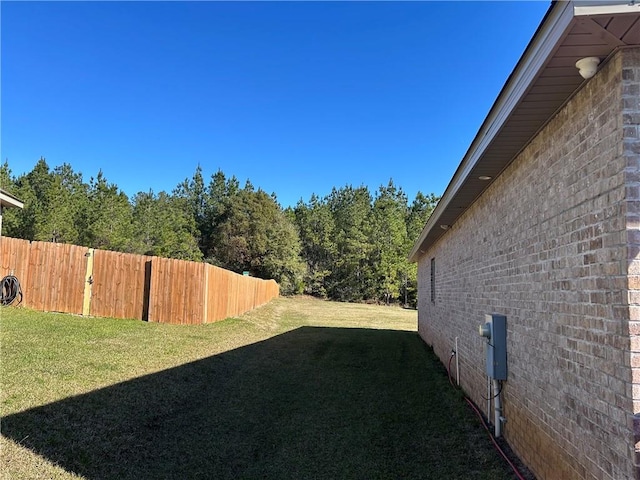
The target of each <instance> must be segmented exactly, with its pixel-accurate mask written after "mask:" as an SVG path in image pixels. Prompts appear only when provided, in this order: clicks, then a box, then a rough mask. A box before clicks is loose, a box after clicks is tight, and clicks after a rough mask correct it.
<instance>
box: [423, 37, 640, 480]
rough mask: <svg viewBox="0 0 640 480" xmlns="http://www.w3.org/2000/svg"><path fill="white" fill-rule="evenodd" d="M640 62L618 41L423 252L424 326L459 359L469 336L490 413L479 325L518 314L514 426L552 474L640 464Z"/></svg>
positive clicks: (467, 367) (511, 363) (475, 382)
mask: <svg viewBox="0 0 640 480" xmlns="http://www.w3.org/2000/svg"><path fill="white" fill-rule="evenodd" d="M639 65H640V49H637V48H636V49H626V50H620V51H618V52H617V53H616V54H615V56H614V57H613V58H611V59H610V60H609V61H608V62H607V63H606V64H605V65H603V66H602V68H601V70H600V71H599V72H598V74H597V75H596V76H595V77H594V78H592V79H591V80H589V81H588V82H586V84H585V85H584V86H583V88H582V89H581V90H580V91H579V92H578V93H577V94H576V95H575V96H574V97H573V98H572V99H571V100H570V101H569V102H568V103H567V104H566V105H565V106H564V107H563V108H562V109H561V110H560V111H559V112H558V113H557V114H556V116H555V117H554V118H553V119H552V120H551V121H550V123H548V124H547V125H546V127H545V128H544V129H543V130H542V131H541V132H540V133H539V134H538V135H537V136H536V138H534V139H533V141H532V142H531V143H530V144H529V145H528V146H527V147H526V148H525V150H523V152H522V153H521V154H520V155H519V156H518V157H517V158H516V159H515V160H514V162H513V163H512V164H511V165H510V166H509V167H507V169H506V170H505V171H504V172H503V173H502V174H501V175H500V176H499V177H498V178H496V179H495V181H494V182H493V184H492V185H490V186H489V188H488V189H487V190H486V191H485V193H484V194H483V195H482V196H481V197H480V198H479V199H478V200H477V201H476V202H475V203H474V204H473V205H472V206H471V207H470V208H469V210H467V211H466V212H465V213H464V214H463V215H462V216H461V217H460V218H459V219H458V220H457V221H456V223H455V224H454V225H453V226H452V227H451V228H450V229H449V230H448V231H447V232H446V233H445V234H444V235H443V236H442V237H441V238H440V239H439V240H438V241H437V242H436V243H435V244H434V245H432V246H431V247H430V249H429V250H428V251H427V252H426V253H425V254H423V255H422V256H421V257H420V259H419V261H418V275H419V280H418V283H419V300H418V309H419V313H418V331H419V334H420V336H421V337H422V338H423V339H424V340H425V341H426V342H427V343H428V344H429V345H431V346H433V348H434V351H435V352H436V354H437V355H438V356H439V357H440V358H441V359H442V361H443V362H445V363H446V361H447V360H448V358H449V355H450V352H451V349H452V348H453V347H454V343H455V338H456V337H458V361H459V364H460V382H461V386H462V388H463V389H464V390H465V391H466V392H467V394H468V395H469V396H470V397H471V398H472V400H474V401H475V402H476V403H477V404H478V405H479V406H480V407H481V408H482V409H483V410H485V413H486V410H487V402H486V401H485V400H483V398H482V396H486V395H487V393H486V385H487V380H486V376H485V374H484V372H485V370H484V368H485V366H484V365H485V359H484V350H483V349H484V345H483V343H484V339H482V338H481V337H480V336H479V335H478V325H479V324H481V323H483V321H484V314H486V313H500V314H504V315H506V316H507V329H508V335H507V352H508V380H507V381H506V382H504V388H503V391H502V399H503V407H504V415H505V417H506V419H507V421H506V423H505V425H504V429H503V433H504V436H505V438H506V440H507V441H508V442H509V444H510V445H511V446H512V447H513V449H514V450H515V451H516V452H517V454H518V455H519V456H520V458H521V459H522V460H523V461H524V462H525V463H526V464H527V465H528V466H529V467H530V468H531V470H532V471H533V472H534V473H535V475H536V476H537V477H538V478H539V479H559V478H562V479H564V480H567V479H585V478H597V479H616V480H618V479H623V478H636V475H637V469H636V468H635V465H634V463H635V452H634V435H633V427H634V416H633V413H634V412H639V411H640V337H637V335H638V334H640V290H639V289H640V257H639V256H638V252H639V251H640V235H639V233H638V226H639V225H640V160H639V153H640V148H639V147H640V140H639V138H640V131H639V128H640V127H638V125H639V124H640V121H639V117H640V99H639V98H640V92H639V88H640V71H639ZM432 259H435V261H434V263H435V277H434V278H435V302H432V301H431V263H432ZM637 423H638V424H640V422H637Z"/></svg>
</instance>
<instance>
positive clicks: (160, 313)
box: [149, 257, 206, 325]
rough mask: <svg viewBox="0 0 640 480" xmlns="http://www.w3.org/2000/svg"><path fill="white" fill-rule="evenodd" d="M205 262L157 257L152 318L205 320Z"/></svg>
mask: <svg viewBox="0 0 640 480" xmlns="http://www.w3.org/2000/svg"><path fill="white" fill-rule="evenodd" d="M205 266H206V265H205V264H204V263H197V262H187V261H184V260H174V259H169V258H160V257H153V259H152V260H151V288H150V295H149V321H150V322H160V323H179V324H188V325H192V324H199V323H205V322H206V319H205V312H204V280H205V277H204V269H205Z"/></svg>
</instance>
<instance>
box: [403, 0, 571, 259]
mask: <svg viewBox="0 0 640 480" xmlns="http://www.w3.org/2000/svg"><path fill="white" fill-rule="evenodd" d="M573 18H574V4H573V2H571V1H568V2H555V3H554V4H553V6H552V9H551V11H550V12H549V14H548V15H547V17H546V18H545V21H544V23H543V24H542V25H541V26H540V28H539V29H538V31H537V32H536V35H535V37H534V38H533V39H532V40H531V42H530V43H529V45H528V46H527V48H526V50H525V53H524V54H523V56H522V57H521V59H520V61H519V62H518V64H517V65H516V67H515V69H514V71H513V73H512V74H511V75H510V77H509V79H508V80H507V83H506V84H505V86H504V87H503V89H502V91H501V92H500V94H499V95H498V98H497V100H496V102H495V103H494V104H493V107H492V108H491V110H490V111H489V115H488V116H487V118H486V119H485V121H484V122H483V124H482V126H481V127H480V130H479V132H478V134H477V135H476V137H475V139H474V140H473V142H472V144H471V146H470V147H469V150H468V151H467V153H466V154H465V156H464V158H463V160H462V163H461V164H460V166H459V167H458V169H457V170H456V172H455V174H454V176H453V179H452V180H451V182H450V183H449V185H448V186H447V189H446V190H445V192H444V194H443V195H442V198H441V199H440V201H439V202H438V205H436V208H435V209H434V211H433V213H432V214H431V216H430V217H429V220H428V221H427V224H426V225H425V228H424V229H423V230H422V232H421V234H420V237H419V238H418V240H417V241H416V243H415V244H414V246H413V249H412V250H411V252H410V253H409V261H411V262H415V261H417V258H418V252H419V250H420V248H421V247H422V243H423V242H424V240H425V239H426V237H427V235H428V234H429V232H430V231H431V230H432V229H433V228H434V227H436V226H437V225H438V220H439V218H440V216H441V215H442V213H443V212H444V211H445V210H446V208H447V206H448V205H449V203H450V202H451V200H452V199H453V198H454V197H455V195H456V194H457V193H458V191H459V190H460V188H461V187H462V185H463V184H464V182H465V181H466V180H467V179H468V177H469V174H470V172H471V170H472V169H473V168H474V167H475V166H476V165H477V163H478V161H479V160H480V159H481V158H482V155H483V153H484V151H485V150H486V148H487V147H488V146H489V145H490V144H491V142H492V141H493V139H494V137H495V135H496V134H497V133H498V132H499V131H500V128H502V126H503V125H504V123H505V121H506V120H507V119H508V118H509V115H510V114H511V113H512V112H513V110H514V108H515V107H516V106H517V105H518V103H519V101H520V100H521V99H522V97H523V96H524V94H525V93H526V91H527V89H528V88H529V86H530V85H531V83H532V82H533V81H534V80H535V78H536V76H537V75H538V73H539V72H540V70H541V69H542V67H543V66H544V64H545V63H546V62H547V59H548V58H549V56H550V55H551V53H553V51H554V49H555V48H556V46H557V44H558V42H559V41H560V39H561V38H562V37H563V36H564V35H566V32H567V27H568V26H569V25H570V24H571V21H572V20H573Z"/></svg>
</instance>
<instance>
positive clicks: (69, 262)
mask: <svg viewBox="0 0 640 480" xmlns="http://www.w3.org/2000/svg"><path fill="white" fill-rule="evenodd" d="M10 274H13V275H15V276H16V277H18V279H19V280H20V284H21V286H22V291H23V294H24V298H23V305H25V306H27V307H30V308H33V309H35V310H42V311H51V312H65V313H74V314H78V315H92V316H96V317H114V318H135V319H139V320H148V321H150V322H161V323H178V324H190V325H191V324H200V323H207V322H215V321H217V320H222V319H224V318H228V317H231V316H234V315H239V314H241V313H244V312H247V311H249V310H251V309H253V308H256V307H258V306H260V305H263V304H265V303H267V302H268V301H269V300H271V299H273V298H275V297H277V296H278V295H279V286H278V284H277V283H276V282H275V281H274V280H262V279H259V278H253V277H247V276H243V275H239V274H237V273H234V272H230V271H228V270H224V269H222V268H218V267H214V266H213V265H208V264H206V263H198V262H188V261H184V260H173V259H168V258H160V257H149V256H144V255H133V254H129V253H119V252H110V251H106V250H94V249H92V248H87V247H79V246H76V245H66V244H61V243H49V242H29V241H27V240H19V239H15V238H9V237H0V277H4V276H5V275H10Z"/></svg>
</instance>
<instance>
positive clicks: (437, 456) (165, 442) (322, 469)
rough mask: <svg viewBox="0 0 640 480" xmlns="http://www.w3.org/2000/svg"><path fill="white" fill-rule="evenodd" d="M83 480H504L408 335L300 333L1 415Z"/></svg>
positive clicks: (504, 470) (454, 396)
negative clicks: (394, 479)
mask: <svg viewBox="0 0 640 480" xmlns="http://www.w3.org/2000/svg"><path fill="white" fill-rule="evenodd" d="M2 434H3V435H4V436H6V437H9V438H11V439H13V440H14V441H16V442H20V443H21V444H22V445H23V446H25V447H27V448H29V449H31V450H32V451H34V452H36V453H38V454H40V455H42V456H44V457H46V458H47V459H49V460H50V461H52V462H54V463H57V464H58V465H60V466H61V467H63V468H64V469H66V470H67V471H70V472H74V473H77V474H80V475H82V476H84V477H86V478H88V479H137V480H141V479H151V478H153V479H169V478H172V479H174V478H175V479H197V478H207V479H238V478H266V479H270V478H272V479H289V478H290V479H311V478H313V479H342V478H362V479H374V478H403V479H409V478H416V479H417V478H421V479H427V478H434V479H436V478H437V479H455V478H465V479H467V478H486V479H504V478H512V477H511V476H510V472H509V470H508V467H506V465H505V464H504V463H503V462H502V460H501V459H500V458H498V457H497V456H496V454H495V452H494V450H493V449H492V447H491V446H490V444H489V442H488V441H487V438H486V436H485V433H484V431H483V429H482V427H481V425H480V424H479V422H478V420H477V419H476V418H475V417H474V416H473V414H472V413H471V412H470V411H469V410H468V408H467V407H466V406H465V405H464V402H462V400H461V396H460V394H459V393H458V392H456V391H455V390H453V389H452V388H451V387H450V386H449V384H448V381H447V379H446V376H445V374H444V372H443V369H442V366H441V364H440V363H439V362H438V361H437V360H436V358H435V356H433V355H432V353H431V351H430V350H429V349H428V347H426V346H425V345H424V344H423V342H422V341H421V340H420V339H419V338H418V336H417V335H416V334H415V333H412V332H402V331H390V330H365V329H340V328H314V327H303V328H299V329H297V330H294V331H292V332H289V333H286V334H283V335H280V336H276V337H273V338H271V339H269V340H266V341H263V342H260V343H256V344H252V345H249V346H246V347H243V348H239V349H236V350H232V351H229V352H226V353H223V354H220V355H216V356H213V357H209V358H206V359H203V360H200V361H196V362H193V363H189V364H186V365H182V366H179V367H176V368H172V369H169V370H166V371H162V372H159V373H156V374H152V375H148V376H144V377H140V378H136V379H133V380H131V381H127V382H124V383H121V384H116V385H113V386H110V387H108V388H104V389H101V390H97V391H94V392H90V393H87V394H84V395H80V396H77V397H72V398H67V399H64V400H61V401H58V402H55V403H52V404H49V405H44V406H41V407H37V408H33V409H31V410H27V411H24V412H20V413H17V414H14V415H11V416H8V417H6V418H5V419H4V420H3V424H2Z"/></svg>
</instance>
